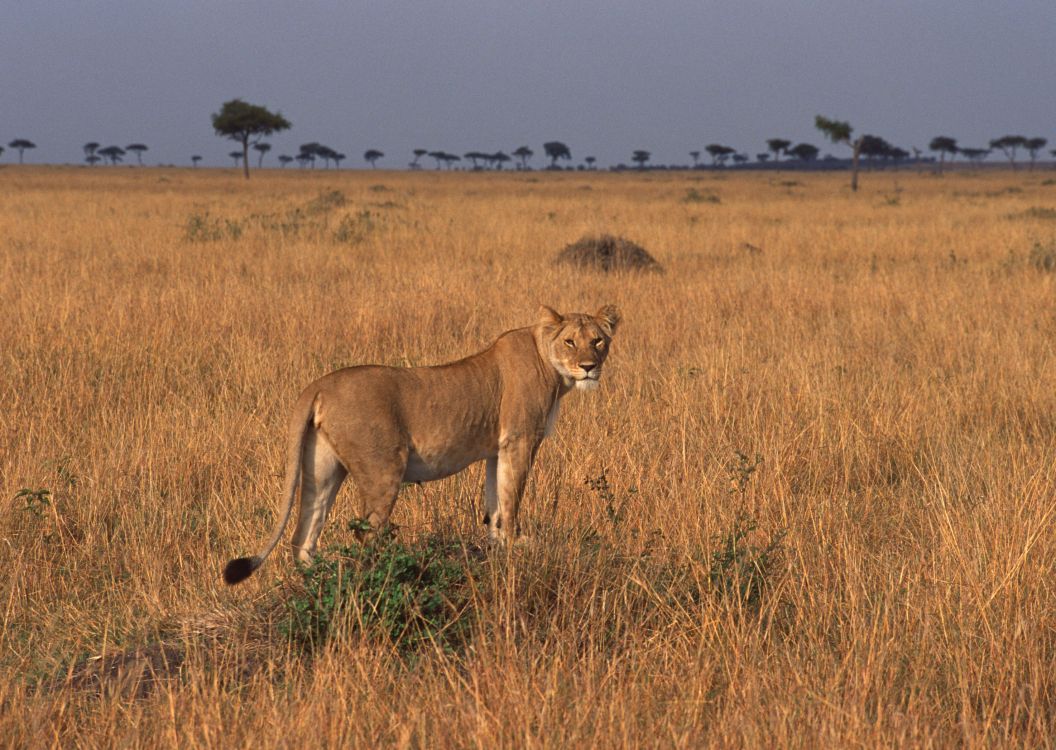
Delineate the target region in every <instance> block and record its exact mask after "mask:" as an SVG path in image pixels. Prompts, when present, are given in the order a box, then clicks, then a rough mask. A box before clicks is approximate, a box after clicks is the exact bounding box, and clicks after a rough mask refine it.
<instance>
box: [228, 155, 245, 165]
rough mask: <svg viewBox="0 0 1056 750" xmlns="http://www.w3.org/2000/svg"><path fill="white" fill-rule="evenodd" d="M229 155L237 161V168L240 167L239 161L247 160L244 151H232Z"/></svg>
mask: <svg viewBox="0 0 1056 750" xmlns="http://www.w3.org/2000/svg"><path fill="white" fill-rule="evenodd" d="M227 155H228V156H230V157H231V158H232V159H234V160H235V166H236V167H237V166H238V163H239V161H240V160H241V159H244V158H245V154H244V153H243V152H242V151H230V152H228V154H227Z"/></svg>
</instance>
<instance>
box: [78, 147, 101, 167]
mask: <svg viewBox="0 0 1056 750" xmlns="http://www.w3.org/2000/svg"><path fill="white" fill-rule="evenodd" d="M99 145H100V144H98V143H96V142H95V141H88V143H86V144H84V145H83V146H81V149H82V150H83V151H84V160H85V161H86V162H88V163H89V164H91V165H92V166H93V167H94V166H95V165H96V164H97V163H99V162H100V161H102V159H100V158H99V157H98V156H95V152H96V151H98V150H99ZM93 156H94V157H95V160H94V161H93V160H92V157H93Z"/></svg>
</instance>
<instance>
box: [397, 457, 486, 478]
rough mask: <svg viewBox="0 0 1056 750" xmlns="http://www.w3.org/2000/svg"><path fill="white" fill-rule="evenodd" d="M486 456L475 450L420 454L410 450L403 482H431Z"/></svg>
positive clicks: (456, 471) (454, 472) (458, 470)
mask: <svg viewBox="0 0 1056 750" xmlns="http://www.w3.org/2000/svg"><path fill="white" fill-rule="evenodd" d="M484 458H487V456H482V455H478V454H477V453H476V452H472V453H471V452H462V451H459V452H456V453H453V454H448V455H428V454H427V455H425V456H423V455H421V454H419V453H418V451H416V450H413V449H412V450H411V452H410V455H409V456H408V457H407V468H406V469H404V471H403V481H404V482H431V481H433V480H434V479H443V478H444V477H449V476H451V475H452V474H457V473H458V472H460V471H462V469H464V468H466V467H467V466H469V465H470V464H472V463H476V462H477V461H480V460H481V459H484Z"/></svg>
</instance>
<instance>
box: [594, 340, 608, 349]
mask: <svg viewBox="0 0 1056 750" xmlns="http://www.w3.org/2000/svg"><path fill="white" fill-rule="evenodd" d="M604 343H605V341H604V340H602V339H594V340H593V341H591V342H590V345H591V346H593V347H594V348H595V349H600V348H601V347H602V345H603V344H604Z"/></svg>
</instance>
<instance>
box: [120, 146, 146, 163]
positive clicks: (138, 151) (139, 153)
mask: <svg viewBox="0 0 1056 750" xmlns="http://www.w3.org/2000/svg"><path fill="white" fill-rule="evenodd" d="M146 150H147V147H146V146H145V145H144V144H142V143H131V144H129V145H127V146H125V151H131V152H132V153H134V154H135V155H136V161H137V162H138V163H139V166H141V167H142V166H143V152H144V151H146Z"/></svg>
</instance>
